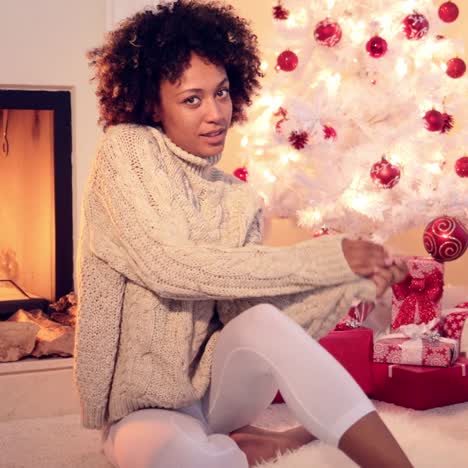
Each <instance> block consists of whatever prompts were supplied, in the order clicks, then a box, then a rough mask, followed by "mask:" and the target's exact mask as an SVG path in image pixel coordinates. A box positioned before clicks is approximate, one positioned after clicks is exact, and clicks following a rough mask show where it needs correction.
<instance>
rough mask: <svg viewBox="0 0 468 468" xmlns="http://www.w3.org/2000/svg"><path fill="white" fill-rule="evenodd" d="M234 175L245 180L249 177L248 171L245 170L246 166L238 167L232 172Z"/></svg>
mask: <svg viewBox="0 0 468 468" xmlns="http://www.w3.org/2000/svg"><path fill="white" fill-rule="evenodd" d="M233 174H234V176H236V177H237V178H238V179H240V180H242V181H244V182H247V179H248V177H249V172H248V171H247V168H246V167H238V168H237V169H236V170H235V171H234V172H233Z"/></svg>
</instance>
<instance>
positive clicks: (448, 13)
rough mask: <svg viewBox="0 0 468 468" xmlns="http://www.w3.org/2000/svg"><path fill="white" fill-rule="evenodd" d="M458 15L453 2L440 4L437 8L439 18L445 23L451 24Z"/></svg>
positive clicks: (456, 7)
mask: <svg viewBox="0 0 468 468" xmlns="http://www.w3.org/2000/svg"><path fill="white" fill-rule="evenodd" d="M459 13H460V11H459V9H458V6H457V5H456V4H455V3H453V2H445V3H442V5H440V7H439V18H440V19H441V20H442V21H444V22H446V23H453V22H454V21H455V20H456V19H457V18H458V15H459Z"/></svg>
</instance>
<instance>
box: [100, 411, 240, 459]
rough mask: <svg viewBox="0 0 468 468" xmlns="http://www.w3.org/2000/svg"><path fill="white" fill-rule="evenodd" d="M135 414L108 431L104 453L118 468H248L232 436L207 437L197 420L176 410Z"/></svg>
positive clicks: (217, 435)
mask: <svg viewBox="0 0 468 468" xmlns="http://www.w3.org/2000/svg"><path fill="white" fill-rule="evenodd" d="M143 412H144V414H141V413H143ZM137 413H140V414H139V415H138V418H134V419H133V420H130V421H128V420H127V421H125V424H123V425H121V426H120V427H119V426H117V427H116V428H115V429H114V430H113V431H112V430H111V433H110V434H109V436H110V437H111V445H112V448H111V453H109V449H108V450H106V454H107V455H108V458H109V459H110V460H111V461H113V462H114V463H116V464H117V465H118V467H119V468H172V467H174V468H175V467H177V468H218V467H219V466H223V467H225V468H244V467H245V468H247V462H245V464H243V460H244V457H245V455H244V454H243V452H241V450H240V449H239V447H238V446H237V445H236V443H235V442H234V441H233V440H232V439H230V438H229V437H227V436H224V435H220V434H214V435H209V436H208V435H207V434H206V432H205V430H204V427H203V425H202V424H201V423H200V421H198V420H197V419H195V418H192V417H191V416H188V415H186V414H182V413H178V412H177V411H166V410H142V411H141V412H137ZM137 413H133V415H135V416H136V415H137ZM131 416H132V415H131ZM106 443H107V442H106Z"/></svg>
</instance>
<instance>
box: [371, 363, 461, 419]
mask: <svg viewBox="0 0 468 468" xmlns="http://www.w3.org/2000/svg"><path fill="white" fill-rule="evenodd" d="M467 366H468V359H466V358H460V359H459V360H458V361H457V362H456V363H455V365H454V366H452V367H422V366H404V365H403V366H399V365H395V364H381V363H377V362H374V364H373V374H374V389H373V391H372V393H371V397H372V398H374V399H376V400H381V401H386V402H388V403H394V404H395V405H400V406H404V407H406V408H413V409H416V410H426V409H430V408H437V407H439V406H447V405H453V404H455V403H463V402H465V401H468V376H467Z"/></svg>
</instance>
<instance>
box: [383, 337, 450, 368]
mask: <svg viewBox="0 0 468 468" xmlns="http://www.w3.org/2000/svg"><path fill="white" fill-rule="evenodd" d="M457 358H458V342H457V340H453V339H451V338H443V337H439V338H436V339H428V338H413V339H411V338H408V337H405V336H403V334H400V333H394V334H393V335H387V336H384V337H383V338H381V339H379V340H377V341H376V342H375V343H374V361H375V362H383V363H385V364H409V365H416V366H439V367H448V366H451V365H452V364H453V363H454V362H455V361H456V359H457Z"/></svg>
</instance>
